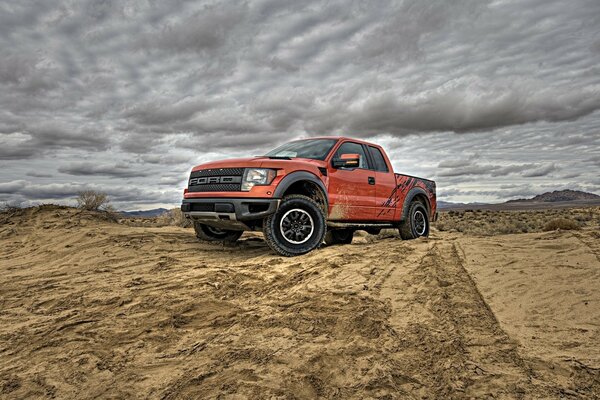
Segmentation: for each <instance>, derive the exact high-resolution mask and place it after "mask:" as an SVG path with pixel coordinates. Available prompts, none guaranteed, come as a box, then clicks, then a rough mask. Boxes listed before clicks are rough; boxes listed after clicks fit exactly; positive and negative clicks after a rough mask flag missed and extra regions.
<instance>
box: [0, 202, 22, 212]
mask: <svg viewBox="0 0 600 400" xmlns="http://www.w3.org/2000/svg"><path fill="white" fill-rule="evenodd" d="M20 209H21V207H19V206H18V205H16V204H10V203H1V204H0V212H5V213H11V214H12V213H14V212H16V211H19V210H20Z"/></svg>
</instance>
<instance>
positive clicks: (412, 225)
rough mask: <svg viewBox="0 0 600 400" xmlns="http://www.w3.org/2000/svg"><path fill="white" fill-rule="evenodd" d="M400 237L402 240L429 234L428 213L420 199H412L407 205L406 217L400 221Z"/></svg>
mask: <svg viewBox="0 0 600 400" xmlns="http://www.w3.org/2000/svg"><path fill="white" fill-rule="evenodd" d="M398 230H399V231H400V237H401V238H402V239H404V240H410V239H416V238H418V237H421V236H424V237H427V236H429V214H428V213H427V207H425V206H424V205H423V203H421V202H420V201H413V202H412V203H410V206H409V207H408V214H407V215H406V219H405V220H404V221H402V223H400V228H399V229H398Z"/></svg>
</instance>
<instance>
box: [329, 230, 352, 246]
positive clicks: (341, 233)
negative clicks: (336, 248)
mask: <svg viewBox="0 0 600 400" xmlns="http://www.w3.org/2000/svg"><path fill="white" fill-rule="evenodd" d="M353 237H354V229H335V230H331V231H327V233H326V234H325V244H326V245H327V246H332V245H336V244H350V243H352V238H353Z"/></svg>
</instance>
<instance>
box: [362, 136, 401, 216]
mask: <svg viewBox="0 0 600 400" xmlns="http://www.w3.org/2000/svg"><path fill="white" fill-rule="evenodd" d="M368 148H369V155H370V156H371V168H372V169H373V170H374V173H375V182H376V185H375V204H376V207H377V208H376V210H375V218H374V219H375V220H378V221H393V220H394V218H395V211H396V204H395V198H394V197H395V196H394V194H395V192H396V176H395V175H394V171H393V169H392V168H391V166H390V165H389V162H388V161H386V159H385V156H384V155H383V152H382V151H381V150H380V149H378V148H377V147H375V146H368Z"/></svg>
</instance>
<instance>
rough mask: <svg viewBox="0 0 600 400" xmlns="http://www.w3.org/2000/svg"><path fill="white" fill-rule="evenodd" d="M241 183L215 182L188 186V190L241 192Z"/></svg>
mask: <svg viewBox="0 0 600 400" xmlns="http://www.w3.org/2000/svg"><path fill="white" fill-rule="evenodd" d="M241 191H242V184H241V183H215V184H212V185H198V186H190V187H188V192H241Z"/></svg>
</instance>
